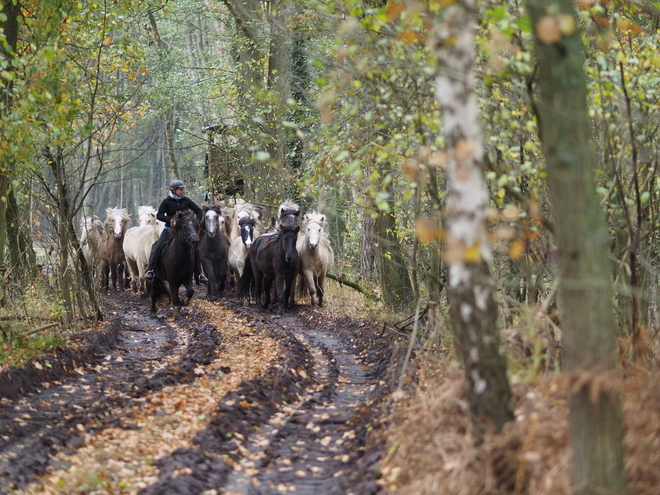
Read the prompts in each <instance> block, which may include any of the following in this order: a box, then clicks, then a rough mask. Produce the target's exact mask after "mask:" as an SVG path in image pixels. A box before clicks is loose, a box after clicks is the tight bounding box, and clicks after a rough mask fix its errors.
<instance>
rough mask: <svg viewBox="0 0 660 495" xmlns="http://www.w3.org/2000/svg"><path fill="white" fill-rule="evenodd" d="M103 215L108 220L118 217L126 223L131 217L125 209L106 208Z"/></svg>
mask: <svg viewBox="0 0 660 495" xmlns="http://www.w3.org/2000/svg"><path fill="white" fill-rule="evenodd" d="M105 213H106V215H107V217H106V218H107V219H108V218H112V217H114V216H115V215H120V216H121V217H122V220H126V221H127V222H128V223H130V221H131V217H130V215H129V214H128V210H127V209H126V208H106V209H105Z"/></svg>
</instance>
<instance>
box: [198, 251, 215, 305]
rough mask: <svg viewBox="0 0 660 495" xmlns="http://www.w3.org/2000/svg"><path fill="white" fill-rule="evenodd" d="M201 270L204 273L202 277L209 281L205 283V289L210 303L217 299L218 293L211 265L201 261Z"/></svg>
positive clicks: (206, 261) (207, 261)
mask: <svg viewBox="0 0 660 495" xmlns="http://www.w3.org/2000/svg"><path fill="white" fill-rule="evenodd" d="M202 269H203V271H204V275H206V278H208V279H209V281H208V282H207V284H208V285H207V287H206V297H207V298H208V299H210V300H211V301H214V300H215V299H217V298H218V293H217V290H216V287H215V284H216V280H215V271H214V270H213V263H211V261H209V260H203V261H202ZM194 276H195V278H197V274H195V275H194Z"/></svg>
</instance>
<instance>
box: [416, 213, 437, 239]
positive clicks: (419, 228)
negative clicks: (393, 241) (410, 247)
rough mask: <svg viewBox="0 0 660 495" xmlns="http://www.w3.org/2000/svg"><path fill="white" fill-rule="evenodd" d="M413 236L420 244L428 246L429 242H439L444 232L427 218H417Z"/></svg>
mask: <svg viewBox="0 0 660 495" xmlns="http://www.w3.org/2000/svg"><path fill="white" fill-rule="evenodd" d="M415 234H416V235H417V239H418V240H419V242H421V243H422V244H428V243H429V242H431V241H440V240H442V238H443V236H444V231H443V230H442V229H441V228H440V227H438V225H437V223H435V222H433V221H432V220H431V219H429V218H418V219H417V220H416V221H415Z"/></svg>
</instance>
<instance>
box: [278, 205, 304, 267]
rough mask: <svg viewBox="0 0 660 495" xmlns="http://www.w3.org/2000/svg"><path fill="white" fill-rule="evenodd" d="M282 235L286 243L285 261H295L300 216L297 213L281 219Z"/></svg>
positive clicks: (280, 228) (283, 241)
mask: <svg viewBox="0 0 660 495" xmlns="http://www.w3.org/2000/svg"><path fill="white" fill-rule="evenodd" d="M278 228H279V230H280V236H281V239H282V243H283V244H284V261H286V262H287V263H293V262H294V261H295V260H296V258H297V256H298V251H297V249H296V241H297V240H298V232H299V231H300V227H299V226H298V217H297V216H295V215H286V216H285V217H284V218H282V219H281V220H280V225H279V227H278Z"/></svg>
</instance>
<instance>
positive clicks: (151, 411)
mask: <svg viewBox="0 0 660 495" xmlns="http://www.w3.org/2000/svg"><path fill="white" fill-rule="evenodd" d="M224 303H225V307H224V308H220V307H219V306H218V305H217V304H211V303H208V302H201V301H200V302H199V303H198V304H196V305H194V306H190V307H189V308H186V311H185V312H184V317H183V318H181V319H180V320H179V321H177V322H176V325H174V324H173V323H172V322H171V321H170V319H169V318H159V319H151V318H149V317H148V312H147V310H146V302H145V301H144V300H141V299H140V298H139V297H137V296H134V295H132V294H129V293H115V294H112V295H110V296H109V300H108V311H107V315H108V319H109V321H110V324H108V325H105V326H104V327H103V329H102V330H100V331H99V330H95V331H92V332H90V333H89V334H88V335H86V336H85V337H84V338H81V339H80V341H79V342H78V343H77V345H76V346H75V347H73V348H71V349H66V350H63V351H62V352H61V353H60V354H58V356H54V357H50V358H44V359H42V360H40V361H38V362H35V363H33V364H32V365H31V366H28V367H26V368H25V369H21V370H12V371H11V372H9V373H4V374H2V375H0V493H70V492H71V490H72V489H75V490H76V491H78V492H80V493H143V494H161V493H162V494H165V493H167V494H174V493H182V494H183V493H185V494H195V493H200V494H201V493H206V494H209V495H210V494H214V493H215V494H226V495H229V494H246V495H248V494H249V495H258V494H263V495H266V494H281V493H296V494H314V495H321V494H328V495H334V494H345V493H346V494H347V493H356V494H359V495H368V494H370V493H376V492H377V491H378V485H377V483H376V473H375V468H376V465H377V461H378V459H379V458H380V456H381V452H380V450H379V448H378V445H372V444H370V443H369V442H368V441H367V434H368V432H370V431H371V430H372V429H374V428H377V427H378V425H379V411H380V409H379V405H380V403H381V401H382V399H383V398H384V397H385V396H386V393H387V391H388V387H387V382H388V381H387V376H388V372H389V366H390V364H389V363H390V358H391V347H390V345H389V344H387V343H386V342H384V341H383V340H382V339H376V338H375V336H374V332H373V331H372V330H370V329H368V328H366V327H364V326H362V325H360V324H358V323H356V322H353V321H351V320H349V319H341V320H334V319H332V318H331V317H330V316H329V313H328V312H326V311H323V310H311V308H308V307H306V306H301V307H299V308H297V309H296V311H294V312H293V313H290V314H288V315H285V316H284V317H281V318H278V317H275V316H274V315H271V314H265V315H258V314H257V313H255V312H254V311H253V310H252V308H248V309H245V308H243V305H242V304H240V303H238V302H236V301H224Z"/></svg>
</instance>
